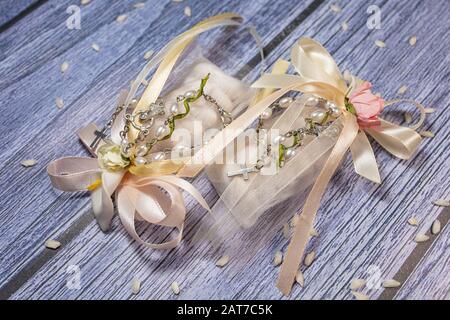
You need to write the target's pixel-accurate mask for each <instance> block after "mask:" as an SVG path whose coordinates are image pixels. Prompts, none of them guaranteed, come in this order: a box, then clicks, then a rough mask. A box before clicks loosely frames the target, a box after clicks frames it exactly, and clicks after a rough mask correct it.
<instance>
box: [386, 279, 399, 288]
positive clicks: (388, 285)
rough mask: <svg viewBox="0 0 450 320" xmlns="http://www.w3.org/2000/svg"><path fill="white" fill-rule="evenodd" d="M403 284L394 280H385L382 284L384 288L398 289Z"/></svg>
mask: <svg viewBox="0 0 450 320" xmlns="http://www.w3.org/2000/svg"><path fill="white" fill-rule="evenodd" d="M400 285H401V283H400V282H398V281H397V280H394V279H388V280H384V281H383V283H382V286H383V288H397V287H400Z"/></svg>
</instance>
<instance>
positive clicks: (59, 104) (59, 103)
mask: <svg viewBox="0 0 450 320" xmlns="http://www.w3.org/2000/svg"><path fill="white" fill-rule="evenodd" d="M55 104H56V106H57V107H58V109H62V108H63V107H64V100H63V99H61V98H60V97H56V99H55Z"/></svg>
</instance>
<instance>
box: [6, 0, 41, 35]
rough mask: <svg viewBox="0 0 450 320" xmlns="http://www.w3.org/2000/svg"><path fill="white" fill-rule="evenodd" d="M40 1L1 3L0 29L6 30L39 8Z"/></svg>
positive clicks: (22, 0)
mask: <svg viewBox="0 0 450 320" xmlns="http://www.w3.org/2000/svg"><path fill="white" fill-rule="evenodd" d="M39 2H44V1H38V0H3V1H2V2H1V3H0V9H1V12H0V28H1V29H3V30H5V29H6V28H9V27H10V26H11V25H12V24H14V23H15V22H16V21H19V20H20V19H22V18H23V17H25V16H26V15H27V14H28V13H29V12H32V11H33V10H34V9H35V8H36V7H37V6H39V5H40V4H39Z"/></svg>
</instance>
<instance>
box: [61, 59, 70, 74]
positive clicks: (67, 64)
mask: <svg viewBox="0 0 450 320" xmlns="http://www.w3.org/2000/svg"><path fill="white" fill-rule="evenodd" d="M67 69H69V62H67V61H64V62H63V63H62V64H61V73H64V72H66V71H67Z"/></svg>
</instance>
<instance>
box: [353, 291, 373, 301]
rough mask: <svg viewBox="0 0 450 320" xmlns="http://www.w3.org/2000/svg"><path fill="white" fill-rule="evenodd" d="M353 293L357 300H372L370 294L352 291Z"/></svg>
mask: <svg viewBox="0 0 450 320" xmlns="http://www.w3.org/2000/svg"><path fill="white" fill-rule="evenodd" d="M352 294H353V296H354V297H355V298H356V300H370V298H369V296H367V295H365V294H364V293H361V292H357V291H352Z"/></svg>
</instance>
